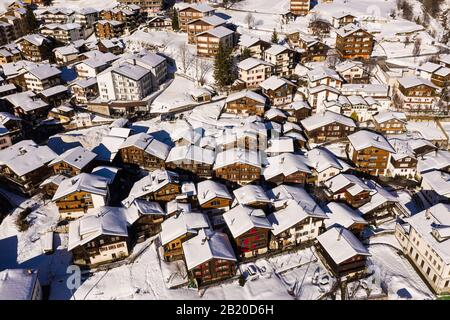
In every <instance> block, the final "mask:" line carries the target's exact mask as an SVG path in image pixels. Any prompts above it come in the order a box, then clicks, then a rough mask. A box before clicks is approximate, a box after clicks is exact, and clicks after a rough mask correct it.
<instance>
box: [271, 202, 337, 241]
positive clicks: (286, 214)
mask: <svg viewBox="0 0 450 320" xmlns="http://www.w3.org/2000/svg"><path fill="white" fill-rule="evenodd" d="M317 207H318V206H317ZM309 217H312V218H318V219H327V218H328V216H327V215H326V214H325V213H324V212H323V211H322V209H320V207H319V208H318V210H309V207H308V206H306V207H303V206H302V202H300V201H296V200H287V201H286V202H285V205H284V207H283V208H282V209H280V210H278V211H275V212H274V213H272V214H270V215H269V216H268V217H267V218H268V220H269V221H270V223H271V224H272V227H273V230H272V233H273V234H274V235H279V234H280V233H282V232H284V231H286V230H287V229H289V228H292V227H293V226H295V225H296V224H297V223H299V222H302V221H303V220H304V219H306V218H309Z"/></svg>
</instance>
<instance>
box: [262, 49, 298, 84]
mask: <svg viewBox="0 0 450 320" xmlns="http://www.w3.org/2000/svg"><path fill="white" fill-rule="evenodd" d="M264 60H265V61H267V62H269V63H271V64H273V65H274V67H273V69H272V73H273V74H274V75H277V76H279V77H286V76H290V75H291V74H292V71H293V70H294V67H295V65H294V63H295V60H296V59H295V51H293V50H291V49H289V48H287V47H284V46H281V45H278V44H274V45H272V46H271V47H270V48H268V49H267V50H265V51H264Z"/></svg>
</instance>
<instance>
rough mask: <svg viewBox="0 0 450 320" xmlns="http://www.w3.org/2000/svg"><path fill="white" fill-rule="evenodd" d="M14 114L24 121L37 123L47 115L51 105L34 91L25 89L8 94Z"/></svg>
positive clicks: (6, 99) (7, 97) (8, 101)
mask: <svg viewBox="0 0 450 320" xmlns="http://www.w3.org/2000/svg"><path fill="white" fill-rule="evenodd" d="M4 99H5V101H6V102H7V103H8V104H9V105H10V107H11V109H12V110H13V112H14V115H15V116H17V117H20V118H21V119H22V120H23V121H24V122H28V123H31V124H37V123H39V122H40V121H41V120H43V119H45V118H46V117H47V114H48V111H49V109H50V106H49V105H48V104H47V103H45V102H44V101H43V100H42V99H40V98H39V97H38V96H37V95H36V94H34V93H33V92H32V91H25V92H20V93H15V94H12V95H9V96H6V97H5V98H4Z"/></svg>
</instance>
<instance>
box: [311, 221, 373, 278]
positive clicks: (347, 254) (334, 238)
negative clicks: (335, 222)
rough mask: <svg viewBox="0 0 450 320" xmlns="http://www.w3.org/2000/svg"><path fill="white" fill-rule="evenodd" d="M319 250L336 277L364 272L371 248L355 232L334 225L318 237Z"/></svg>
mask: <svg viewBox="0 0 450 320" xmlns="http://www.w3.org/2000/svg"><path fill="white" fill-rule="evenodd" d="M316 248H317V251H318V253H319V255H320V257H321V258H322V259H323V261H324V262H325V264H326V265H327V266H328V267H329V268H330V269H331V271H332V272H333V274H334V275H335V276H336V277H343V276H350V275H355V274H358V273H363V272H365V270H366V267H367V257H370V256H371V254H370V253H369V250H367V248H366V247H364V245H363V244H362V243H361V242H360V241H359V240H358V238H356V236H355V235H353V233H351V232H350V231H349V230H347V229H345V228H342V227H334V228H331V229H329V230H328V231H326V232H325V233H323V234H321V235H320V236H318V237H317V246H316Z"/></svg>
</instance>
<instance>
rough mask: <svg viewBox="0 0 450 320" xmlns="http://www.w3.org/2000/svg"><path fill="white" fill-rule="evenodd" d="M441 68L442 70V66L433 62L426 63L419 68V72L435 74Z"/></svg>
mask: <svg viewBox="0 0 450 320" xmlns="http://www.w3.org/2000/svg"><path fill="white" fill-rule="evenodd" d="M440 68H442V66H441V65H440V64H437V63H433V62H425V63H424V64H423V65H421V66H419V67H417V69H418V70H421V71H426V72H429V73H433V72H435V71H437V70H438V69H440Z"/></svg>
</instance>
